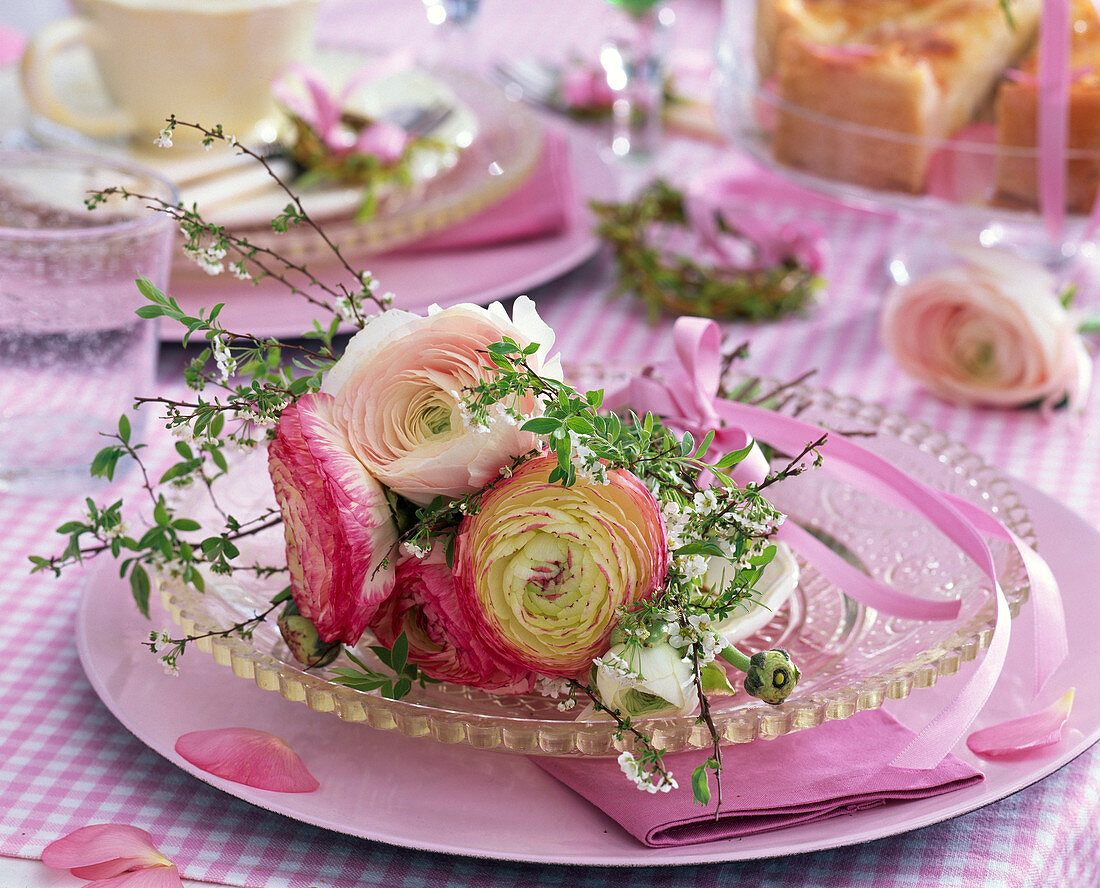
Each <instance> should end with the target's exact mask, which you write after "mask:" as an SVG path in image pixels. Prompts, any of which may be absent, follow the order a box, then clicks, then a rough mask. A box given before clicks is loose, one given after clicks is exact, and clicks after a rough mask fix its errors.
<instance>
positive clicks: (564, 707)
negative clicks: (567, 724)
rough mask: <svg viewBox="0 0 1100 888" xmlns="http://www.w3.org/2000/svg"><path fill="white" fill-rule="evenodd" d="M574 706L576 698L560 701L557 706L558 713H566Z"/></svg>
mask: <svg viewBox="0 0 1100 888" xmlns="http://www.w3.org/2000/svg"><path fill="white" fill-rule="evenodd" d="M576 705H577V698H576V697H566V698H565V699H564V700H562V701H561V702H560V703H559V704H558V711H559V712H568V711H569V710H570V709H573V708H574V707H575V706H576Z"/></svg>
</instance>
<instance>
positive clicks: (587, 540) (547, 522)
mask: <svg viewBox="0 0 1100 888" xmlns="http://www.w3.org/2000/svg"><path fill="white" fill-rule="evenodd" d="M556 464H557V459H556V457H554V456H553V455H548V454H547V455H542V456H539V457H536V458H534V459H531V460H528V461H527V462H526V463H524V464H523V465H522V466H520V468H519V469H517V470H516V472H515V474H513V475H512V477H510V478H508V479H506V480H504V481H502V482H501V483H499V484H498V485H496V486H495V487H494V488H493V489H492V490H491V491H489V492H488V493H487V494H486V495H485V496H484V497H483V498H482V501H481V508H480V511H478V513H477V514H476V515H471V516H469V517H467V518H465V519H464V520H463V522H462V524H461V525H460V527H459V533H458V538H457V540H456V543H455V558H454V567H455V581H456V585H457V588H458V591H459V594H460V601H461V603H462V606H463V608H464V609H465V610H466V613H467V617H468V618H469V620H470V622H471V623H472V624H473V625H474V626H475V627H476V629H477V632H478V634H479V635H481V637H482V638H483V639H484V640H485V641H486V643H487V644H489V645H490V646H491V647H492V648H493V649H495V650H499V651H500V655H501V656H502V657H507V658H510V659H511V660H514V661H515V662H517V663H519V664H521V665H522V666H525V667H526V668H528V669H531V670H532V671H534V672H538V673H540V674H542V675H550V676H563V677H572V676H577V675H580V674H582V673H585V672H586V671H587V669H588V668H589V666H591V664H592V659H593V658H594V657H596V656H599V655H600V654H602V653H603V652H604V651H606V650H607V647H608V637H609V635H610V633H611V630H612V629H613V628H614V626H615V622H616V611H617V610H618V608H620V607H622V606H625V605H629V604H630V603H631V602H634V601H639V600H642V599H645V598H649V597H650V596H652V595H654V594H655V593H656V592H658V590H659V589H660V588H661V587H662V585H663V584H664V580H665V574H666V571H667V569H668V544H667V541H666V538H665V526H664V521H663V519H662V518H661V509H660V506H659V505H658V503H657V500H656V499H655V498H654V496H653V494H652V493H650V492H649V490H648V489H647V488H646V486H645V485H644V484H643V483H642V482H641V481H640V480H639V479H638V478H637V477H636V476H635V475H633V474H631V473H630V472H627V471H625V470H615V471H611V472H608V473H607V480H608V483H606V484H600V483H598V482H596V481H589V480H583V479H578V480H577V483H576V484H574V485H573V486H572V487H563V486H561V484H558V483H551V482H550V481H549V480H548V478H549V475H550V472H551V470H552V469H553V468H554V466H555V465H556Z"/></svg>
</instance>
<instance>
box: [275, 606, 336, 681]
mask: <svg viewBox="0 0 1100 888" xmlns="http://www.w3.org/2000/svg"><path fill="white" fill-rule="evenodd" d="M276 622H277V624H278V626H279V634H280V635H282V636H283V641H284V642H286V646H287V647H288V648H290V652H291V653H292V654H293V655H294V659H295V660H297V661H298V662H299V663H301V664H303V665H304V666H307V667H308V668H310V669H317V668H319V667H321V666H328V665H329V663H331V662H332V661H333V660H335V659H336V658H337V657H338V656H340V651H341V650H342V645H341V644H340V642H338V641H321V636H320V635H319V634H318V632H317V627H316V626H314V625H313V621H312V620H310V619H309V618H308V617H303V616H302V612H301V611H300V610H299V609H298V605H297V604H296V603H295V602H294V601H293V600H292V601H288V602H287V604H286V607H285V608H283V612H282V613H281V614H279V619H278V620H277V621H276Z"/></svg>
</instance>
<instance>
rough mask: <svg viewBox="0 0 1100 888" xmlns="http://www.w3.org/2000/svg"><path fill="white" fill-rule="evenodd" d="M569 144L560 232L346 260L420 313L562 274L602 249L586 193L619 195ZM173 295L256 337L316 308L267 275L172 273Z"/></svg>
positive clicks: (289, 329) (168, 333)
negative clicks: (568, 191)
mask: <svg viewBox="0 0 1100 888" xmlns="http://www.w3.org/2000/svg"><path fill="white" fill-rule="evenodd" d="M570 145H571V153H570V157H571V163H572V171H573V185H574V193H575V194H576V206H575V207H574V209H573V214H572V220H571V222H570V224H569V226H568V227H567V228H566V230H565V231H563V232H562V233H561V234H557V235H553V236H549V237H541V238H534V239H532V240H528V241H520V242H516V243H511V244H503V245H501V246H497V247H489V248H484V249H471V250H444V251H440V252H425V253H400V252H395V253H387V254H382V255H377V256H351V257H349V261H350V262H351V264H352V266H353V267H356V268H360V267H361V268H367V269H369V270H370V271H371V273H372V274H373V275H374V278H375V280H377V281H378V282H379V287H380V288H381V290H382V291H389V292H392V293H394V294H395V295H396V297H397V299H396V302H395V305H396V306H397V307H398V308H404V309H408V310H409V311H421V310H423V309H425V308H427V307H428V306H429V305H432V304H433V303H437V304H439V305H442V306H447V305H453V304H454V303H456V302H474V303H477V304H480V305H488V304H489V303H490V302H493V301H495V300H497V299H507V298H509V297H512V296H518V295H519V294H520V293H524V292H526V291H527V290H529V289H530V288H532V287H537V286H539V285H540V284H545V283H547V282H548V281H551V280H553V279H554V278H556V277H559V276H560V275H563V274H565V273H566V272H567V271H570V270H571V269H573V268H576V267H577V266H578V265H580V264H581V263H582V262H584V261H585V260H586V259H589V258H591V257H592V256H593V255H594V254H595V252H596V249H597V248H598V247H599V241H598V240H597V238H596V236H595V235H594V234H593V231H592V226H593V217H592V214H591V212H590V211H589V209H588V201H589V199H596V200H612V199H614V198H615V196H616V180H615V175H614V173H613V172H612V170H611V169H610V168H609V167H608V165H607V164H606V163H604V161H603V160H602V159H601V157H600V155H599V153H598V150H597V146H596V144H595V142H594V141H593V140H592V139H591V138H581V137H580V136H577V137H574V138H572V139H571V140H570ZM311 264H312V263H311ZM315 271H316V273H317V274H318V276H319V277H320V278H322V279H325V280H327V279H328V278H330V277H331V278H332V279H333V280H339V279H343V278H340V277H339V274H340V273H339V272H338V271H337V270H336V269H335V268H333V267H331V266H330V267H327V268H326V267H323V266H319V265H318V266H316V267H315ZM171 293H172V295H173V296H174V297H175V298H176V299H177V301H178V302H179V303H180V305H181V306H182V307H183V308H184V310H185V311H188V312H191V313H197V312H198V310H199V309H200V308H203V307H206V308H210V307H211V306H213V305H215V304H216V303H218V302H224V303H225V309H224V310H223V311H222V314H221V317H220V320H221V322H222V323H223V324H224V325H225V327H226V329H229V330H247V331H248V332H249V333H254V334H256V335H258V336H280V337H289V336H298V335H300V334H301V333H303V332H304V331H306V330H308V329H310V327H311V325H312V321H313V318H314V317H316V316H317V310H316V308H315V307H314V306H312V305H310V304H309V303H308V302H306V301H305V300H304V299H302V298H301V297H299V296H295V295H293V294H291V293H290V292H289V291H288V290H286V289H285V288H284V287H282V286H281V285H279V284H278V283H276V282H272V281H265V282H263V283H261V284H260V285H259V286H249V285H248V284H244V283H241V282H240V281H236V280H234V279H233V278H232V277H230V276H229V275H221V276H219V277H216V278H204V277H202V276H201V275H176V276H175V277H174V279H173V282H172V285H171ZM183 332H184V328H183V327H182V326H180V325H178V324H162V325H161V337H162V338H165V339H170V340H177V341H178V340H179V339H180V338H181V337H182V336H183Z"/></svg>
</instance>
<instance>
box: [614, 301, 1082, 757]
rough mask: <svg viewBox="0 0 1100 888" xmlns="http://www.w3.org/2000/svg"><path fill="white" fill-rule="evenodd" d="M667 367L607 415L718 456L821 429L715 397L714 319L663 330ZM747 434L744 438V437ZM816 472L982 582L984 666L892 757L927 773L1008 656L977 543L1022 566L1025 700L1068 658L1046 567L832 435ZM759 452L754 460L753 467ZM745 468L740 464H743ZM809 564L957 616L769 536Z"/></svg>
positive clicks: (888, 599)
mask: <svg viewBox="0 0 1100 888" xmlns="http://www.w3.org/2000/svg"><path fill="white" fill-rule="evenodd" d="M673 343H674V346H675V355H676V357H675V359H674V360H671V361H669V362H666V363H665V364H664V365H662V366H661V367H660V368H658V371H659V372H658V374H657V375H653V374H650V373H645V374H642V375H639V376H635V377H634V378H633V379H631V380H630V381H629V382H628V383H627V384H626V385H625V386H624V387H623V388H622V389H621V390H619V391H617V392H614V393H612V394H610V395H608V396H607V398H605V405H606V406H608V407H609V408H611V409H614V408H615V407H619V406H624V405H627V404H629V405H630V406H631V407H633V409H635V410H636V411H639V412H646V411H648V412H651V413H654V414H655V415H657V416H659V417H661V419H662V420H663V421H664V422H665V423H666V425H668V426H669V427H670V428H672V429H674V430H681V431H690V432H691V433H692V434H693V435H695V436H697V437H702V436H703V435H705V434H706V432H707V431H711V430H713V431H714V432H715V444H716V447H717V448H719V449H725V450H734V449H736V450H741V449H744V448H745V447H746V446H748V445H750V444H754V443H755V440H756V438H759V439H760V440H762V441H765V442H767V443H769V444H771V445H772V446H774V447H776V448H778V449H780V450H783V451H785V452H788V453H799V452H801V450H802V449H803V447H804V446H805V445H806V443H807V442H809V441H814V440H816V439H817V438H819V437H820V436H821V432H822V429H821V428H820V427H819V426H815V425H811V424H810V423H807V422H803V421H802V420H799V419H795V418H793V417H789V416H784V415H782V414H779V413H776V412H774V411H771V410H767V409H764V408H762V407H756V406H753V405H751V404H742V403H739V402H736V401H727V400H722V399H718V398H717V393H718V387H719V382H720V379H719V376H720V373H721V331H720V328H719V327H718V324H717V323H715V322H714V321H710V320H706V319H703V318H680V319H678V320H677V322H676V325H675V327H674V328H673ZM748 429H752V433H751V434H750V433H749V432H748V431H747V430H748ZM822 449H823V455H824V461H823V464H822V467H821V469H820V471H824V472H826V473H827V474H829V475H830V476H831V477H833V478H835V479H837V480H839V481H842V482H845V483H847V484H849V485H851V486H852V487H854V488H857V489H859V490H861V491H863V492H865V493H868V494H871V495H874V496H876V497H878V498H879V499H881V500H882V501H884V502H886V503H888V504H890V505H893V506H896V507H898V508H905V509H908V510H909V511H912V512H915V513H917V514H919V515H922V516H923V517H925V518H927V519H928V520H929V522H930V523H931V524H932V525H934V526H935V527H937V528H938V529H939V530H940V531H942V532H943V533H944V534H945V535H946V536H947V537H948V538H949V539H950V540H952V542H954V543H955V544H956V545H958V546H959V548H960V549H961V550H962V551H963V552H964V553H965V554H966V555H967V556H968V557H969V558H970V559H971V560H972V561H973V562H974V563H975V564H976V565H977V566H978V567H979V568H981V570H982V572H983V573H984V574H985V576H986V577H987V578H988V579H989V581H990V583H991V584H992V587H993V590H994V594H995V598H996V624H995V628H994V632H993V638H992V641H991V642H990V645H989V648H988V650H987V652H986V655H985V658H984V659H983V661H982V663H981V664H980V665H979V666H978V668H977V669H976V670H975V671H974V673H972V675H971V676H970V678H969V679H968V680H967V682H966V684H965V685H964V686H963V687H962V689H961V690H960V691H959V693H958V695H957V696H956V697H955V699H954V700H952V701H951V702H950V703H949V704H948V705H947V706H946V707H945V708H944V709H943V710H942V711H941V712H939V713H938V714H937V715H936V716H935V717H934V718H933V719H932V720H931V721H930V722H929V723H928V725H926V726H925V727H924V728H923V729H922V730H921V731H920V733H918V734H917V736H916V737H915V738H914V740H913V742H912V743H911V744H910V745H909V746H908V747H907V748H906V749H904V750H902V752H901V753H899V755H898V756H897V757H896V758H895V759H894V761H893V763H892V764H893V765H894V766H895V767H901V768H913V769H928V768H933V767H935V766H936V765H937V764H938V763H939V762H940V761H941V760H942V759H943V757H944V756H945V755H946V754H947V753H948V752H949V751H950V750H951V749H952V748H953V747H954V746H955V744H956V743H957V742H958V741H959V740H960V739H961V738H962V736H963V734H965V733H966V730H967V729H968V728H969V726H970V724H971V722H972V721H973V720H974V718H975V717H976V716H977V714H978V712H979V711H980V710H981V708H982V707H983V706H984V705H985V702H986V700H987V699H988V698H989V695H990V693H991V692H992V691H993V686H994V685H995V684H996V681H997V678H998V676H999V675H1000V672H1001V669H1002V667H1003V665H1004V662H1005V658H1006V656H1007V653H1008V642H1009V633H1010V624H1011V614H1010V612H1009V609H1008V602H1007V600H1006V598H1005V596H1004V593H1003V591H1002V590H1001V587H1000V584H999V582H998V581H997V575H996V567H995V565H994V561H993V555H992V553H991V552H990V549H989V545H988V543H987V542H986V539H985V538H986V537H987V536H988V537H993V538H996V539H1000V540H1005V541H1009V542H1011V543H1013V544H1014V545H1015V546H1016V548H1017V549H1018V551H1019V552H1020V555H1021V557H1022V559H1023V563H1024V566H1025V568H1026V570H1027V573H1028V578H1029V581H1030V584H1031V589H1030V596H1031V601H1032V604H1033V607H1034V608H1035V621H1034V626H1035V666H1036V674H1035V692H1036V693H1038V692H1039V691H1040V690H1041V688H1042V687H1043V685H1044V684H1045V683H1046V681H1047V679H1048V678H1049V677H1050V676H1051V675H1052V674H1053V673H1054V671H1055V670H1056V669H1057V667H1058V665H1059V664H1060V663H1061V662H1062V660H1064V659H1065V657H1066V654H1067V653H1068V643H1067V640H1066V632H1065V616H1064V613H1063V611H1062V603H1061V598H1060V596H1059V594H1058V586H1057V582H1056V581H1055V579H1054V575H1053V573H1052V572H1051V570H1050V567H1049V566H1048V565H1047V564H1046V562H1045V561H1043V560H1042V558H1040V557H1039V556H1038V555H1037V554H1036V553H1035V551H1034V550H1032V549H1031V548H1030V547H1029V546H1027V544H1025V543H1024V542H1023V541H1022V540H1021V539H1020V538H1019V537H1017V536H1016V535H1015V534H1013V533H1012V532H1011V531H1009V530H1008V529H1007V528H1006V527H1004V526H1003V525H1002V524H1001V523H1000V522H999V521H997V520H996V519H994V518H993V517H992V516H991V515H989V514H988V513H986V512H985V511H984V510H982V509H980V508H979V507H977V506H975V505H973V504H972V503H970V502H968V501H966V500H963V499H960V498H959V497H956V496H954V495H953V494H949V493H945V492H944V491H940V490H936V489H935V488H932V487H930V486H928V485H926V484H924V483H923V482H920V481H917V480H916V479H915V478H912V477H911V476H909V475H907V474H906V473H904V472H902V471H901V470H900V469H898V468H897V467H895V466H893V465H892V464H891V463H889V462H888V461H887V460H885V459H883V458H882V457H881V456H879V455H878V454H876V453H874V452H872V451H870V450H868V449H866V448H864V447H861V446H859V445H858V444H855V443H853V442H852V441H850V440H848V439H846V438H844V437H843V436H841V435H838V434H835V433H834V434H833V435H832V436H831V437H830V438H829V440H828V442H827V443H826V445H825V446H824V447H823V448H822ZM757 454H759V459H757ZM762 460H763V455H762V454H760V453H759V448H755V450H754V452H752V453H750V456H749V457H748V458H746V460H745V461H744V462H743V463H741V464H740V465H738V466H737V470H738V473H737V476H735V480H736V481H738V483H747V482H749V481H752V482H756V483H759V481H760V480H762V479H763V478H764V477H765V476H766V473H767V465H766V463H762ZM746 464H747V465H746ZM777 538H779V539H782V540H784V541H785V542H787V543H788V544H790V545H791V547H792V548H794V549H795V550H797V551H799V552H800V553H801V554H802V555H803V557H805V558H806V559H807V561H810V562H811V563H812V564H813V565H814V566H815V567H816V568H817V569H818V570H819V571H820V572H821V574H822V575H823V576H825V577H826V578H828V579H829V580H830V581H832V582H834V583H836V584H837V585H838V586H839V587H840V588H841V589H843V590H844V592H845V593H846V594H847V595H848V596H850V597H851V598H854V599H857V600H859V601H862V602H863V603H864V604H867V605H869V606H871V607H874V608H875V609H876V610H879V611H882V612H884V613H888V614H893V615H896V616H901V617H906V618H910V619H926V620H947V619H953V618H954V617H956V616H957V615H958V613H959V608H960V602H959V601H952V600H946V601H944V600H941V601H929V600H927V599H921V598H916V597H914V596H911V595H908V594H906V593H904V592H902V591H899V590H897V589H893V588H891V587H889V586H886V585H885V584H883V583H880V582H878V581H877V580H874V579H873V578H871V577H869V576H867V575H866V574H864V573H862V572H861V571H859V570H857V569H856V568H854V567H853V566H852V565H850V564H848V562H846V561H844V559H842V558H841V557H840V556H838V555H837V554H836V553H835V552H833V551H832V550H831V549H829V548H828V547H827V546H825V545H824V544H823V543H821V542H820V541H819V540H818V539H817V538H816V537H814V536H812V535H811V534H810V533H809V532H807V531H806V530H804V529H803V528H801V527H799V526H798V525H797V524H796V523H795V522H793V521H790V520H788V521H786V522H784V523H783V524H782V525H781V526H780V528H779V531H778V533H777Z"/></svg>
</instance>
